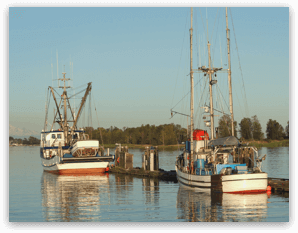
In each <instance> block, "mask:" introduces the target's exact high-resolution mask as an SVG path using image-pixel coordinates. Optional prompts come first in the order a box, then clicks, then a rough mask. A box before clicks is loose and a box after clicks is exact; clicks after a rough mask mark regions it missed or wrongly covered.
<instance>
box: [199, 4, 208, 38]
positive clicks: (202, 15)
mask: <svg viewBox="0 0 298 233" xmlns="http://www.w3.org/2000/svg"><path fill="white" fill-rule="evenodd" d="M199 11H200V15H201V19H202V24H203V28H204V32H205V34H206V35H207V33H206V29H205V24H204V20H203V15H202V12H201V8H200V7H199Z"/></svg>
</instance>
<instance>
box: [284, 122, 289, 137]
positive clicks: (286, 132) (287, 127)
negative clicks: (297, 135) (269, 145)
mask: <svg viewBox="0 0 298 233" xmlns="http://www.w3.org/2000/svg"><path fill="white" fill-rule="evenodd" d="M285 134H286V137H289V136H290V126H289V121H288V124H287V126H286V128H285Z"/></svg>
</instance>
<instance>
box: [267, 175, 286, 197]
mask: <svg viewBox="0 0 298 233" xmlns="http://www.w3.org/2000/svg"><path fill="white" fill-rule="evenodd" d="M268 185H270V186H271V192H272V193H275V192H289V179H280V178H270V177H268Z"/></svg>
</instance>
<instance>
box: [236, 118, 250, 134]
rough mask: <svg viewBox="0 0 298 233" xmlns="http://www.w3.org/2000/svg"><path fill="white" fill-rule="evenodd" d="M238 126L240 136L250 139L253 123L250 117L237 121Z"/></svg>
mask: <svg viewBox="0 0 298 233" xmlns="http://www.w3.org/2000/svg"><path fill="white" fill-rule="evenodd" d="M239 126H240V133H241V137H243V138H244V139H251V138H252V128H253V123H252V122H251V120H250V118H243V119H242V120H241V122H240V123H239Z"/></svg>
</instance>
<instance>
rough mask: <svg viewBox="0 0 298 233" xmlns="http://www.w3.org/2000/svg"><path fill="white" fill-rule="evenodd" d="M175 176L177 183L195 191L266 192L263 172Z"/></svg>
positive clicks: (182, 174)
mask: <svg viewBox="0 0 298 233" xmlns="http://www.w3.org/2000/svg"><path fill="white" fill-rule="evenodd" d="M175 168H176V174H177V179H178V181H179V183H180V184H181V185H182V186H184V187H188V188H192V189H195V190H197V191H208V190H210V191H216V192H223V193H261V192H266V189H267V179H268V175H267V173H265V172H261V173H251V174H233V175H220V174H219V175H191V174H188V173H185V172H182V171H180V170H179V169H178V168H177V166H176V167H175Z"/></svg>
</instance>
